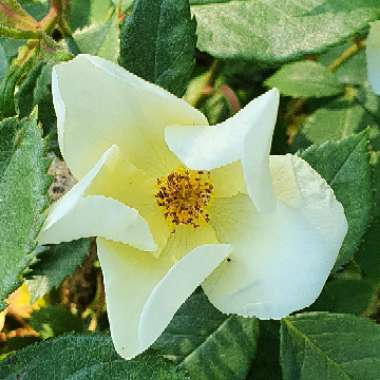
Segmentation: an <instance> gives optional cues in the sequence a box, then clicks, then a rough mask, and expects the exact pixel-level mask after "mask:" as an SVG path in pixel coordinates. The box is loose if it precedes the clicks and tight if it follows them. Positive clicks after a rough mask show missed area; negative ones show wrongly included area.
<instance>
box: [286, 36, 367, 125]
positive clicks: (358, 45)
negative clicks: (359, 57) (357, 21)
mask: <svg viewBox="0 0 380 380" xmlns="http://www.w3.org/2000/svg"><path fill="white" fill-rule="evenodd" d="M364 47H365V42H364V41H362V40H357V41H355V43H354V44H353V45H351V46H350V47H348V48H347V49H346V50H344V51H343V52H342V54H340V55H339V56H338V57H337V58H336V59H335V60H334V61H333V62H331V63H330V64H329V65H328V66H327V68H328V69H329V70H330V71H332V72H334V71H336V70H337V69H338V68H339V67H340V66H341V65H342V64H343V63H344V62H346V61H347V60H348V59H350V58H351V57H352V56H354V55H355V54H357V53H358V52H359V51H360V50H361V49H363V48H364ZM306 100H307V99H306V98H298V99H294V100H293V101H292V104H291V105H290V107H289V111H288V112H287V113H286V114H285V120H286V121H288V122H290V121H291V120H292V119H293V117H294V115H297V114H298V113H299V112H300V111H301V110H302V108H303V106H304V104H305V102H306Z"/></svg>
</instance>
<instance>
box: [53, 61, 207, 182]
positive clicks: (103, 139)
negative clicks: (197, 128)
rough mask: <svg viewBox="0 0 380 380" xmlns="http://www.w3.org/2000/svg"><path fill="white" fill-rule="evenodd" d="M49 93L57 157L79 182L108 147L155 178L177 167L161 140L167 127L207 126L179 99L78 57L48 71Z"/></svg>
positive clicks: (122, 72) (116, 68)
mask: <svg viewBox="0 0 380 380" xmlns="http://www.w3.org/2000/svg"><path fill="white" fill-rule="evenodd" d="M52 92H53V100H54V107H55V110H56V114H57V123H58V136H59V144H60V149H61V152H62V155H63V157H64V159H65V161H66V163H67V164H68V166H69V168H70V170H71V171H72V172H73V174H74V175H75V176H76V177H77V178H81V177H83V176H84V175H85V174H86V173H87V172H88V171H89V169H90V168H91V167H92V166H93V165H94V163H95V162H96V160H97V158H98V157H99V156H100V154H101V153H102V152H104V151H105V150H106V149H108V148H109V147H110V146H111V145H112V144H117V145H118V146H119V147H120V148H121V150H122V151H123V152H125V153H128V157H129V159H130V160H131V162H132V163H133V164H134V165H135V166H136V167H138V168H140V169H143V170H144V171H146V172H148V173H151V175H153V176H160V175H163V174H165V173H167V172H168V171H169V170H170V169H172V168H173V166H174V167H175V166H176V165H178V161H177V159H176V158H175V157H174V156H173V155H172V154H171V153H170V152H169V151H168V149H167V147H166V144H165V141H164V136H163V135H164V128H165V127H166V126H168V125H172V124H186V125H189V124H190V125H191V124H196V125H205V124H207V120H206V118H205V117H204V116H203V115H202V114H201V113H200V112H199V111H197V110H196V109H194V108H192V107H191V106H190V105H189V104H187V103H186V102H185V101H183V100H182V99H179V98H177V97H175V96H174V95H171V94H169V93H168V92H167V91H165V90H163V89H161V88H160V87H158V86H156V85H154V84H151V83H148V82H146V81H144V80H143V79H141V78H138V77H137V76H135V75H133V74H131V73H129V72H128V71H126V70H124V69H123V68H121V67H120V66H118V65H115V64H113V63H111V62H108V61H106V60H104V59H102V58H99V57H94V56H89V55H78V56H77V57H76V58H74V59H73V60H72V61H70V62H68V63H61V64H59V65H56V66H55V67H54V70H53V79H52Z"/></svg>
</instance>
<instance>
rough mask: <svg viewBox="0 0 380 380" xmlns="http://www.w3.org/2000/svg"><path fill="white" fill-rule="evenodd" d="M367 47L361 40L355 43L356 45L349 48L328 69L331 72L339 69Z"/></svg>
mask: <svg viewBox="0 0 380 380" xmlns="http://www.w3.org/2000/svg"><path fill="white" fill-rule="evenodd" d="M364 47H365V42H364V41H361V40H357V41H355V43H354V44H353V45H352V46H350V47H349V48H347V49H346V50H345V51H344V52H343V53H342V54H341V55H340V56H339V57H337V58H336V59H335V60H334V61H333V62H331V63H330V64H329V65H328V66H327V68H328V69H329V70H331V71H333V72H334V71H335V70H337V69H338V67H339V66H340V65H342V64H343V63H344V62H346V61H347V60H348V59H350V58H351V57H352V56H353V55H355V54H356V53H358V52H359V51H360V50H361V49H363V48H364Z"/></svg>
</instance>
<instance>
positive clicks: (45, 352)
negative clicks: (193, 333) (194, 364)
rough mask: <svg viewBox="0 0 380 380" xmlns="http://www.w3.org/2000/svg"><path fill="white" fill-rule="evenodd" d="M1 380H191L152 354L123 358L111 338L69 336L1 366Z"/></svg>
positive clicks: (31, 348) (20, 353) (33, 347)
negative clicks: (130, 358) (115, 348)
mask: <svg viewBox="0 0 380 380" xmlns="http://www.w3.org/2000/svg"><path fill="white" fill-rule="evenodd" d="M0 378H1V379H2V380H14V379H30V380H32V379H35V380H37V379H54V380H67V379H74V378H75V379H76V380H82V379H83V380H85V379H91V380H96V379H99V380H104V379H126V380H127V379H128V380H129V379H130V380H135V379H136V380H189V378H188V377H187V376H185V375H184V374H183V373H182V372H179V371H178V370H177V369H176V368H175V367H174V366H173V365H172V364H171V363H169V362H167V361H166V360H164V359H163V358H160V357H157V356H156V355H153V354H143V355H140V356H139V357H138V358H136V359H133V360H129V361H127V360H123V359H122V358H120V357H119V356H118V355H117V354H116V352H115V350H114V348H113V345H112V341H111V338H110V337H108V336H103V335H95V334H94V335H68V336H63V337H59V338H56V339H49V340H47V341H45V342H42V343H38V344H34V345H31V346H28V347H27V348H25V349H23V350H21V351H18V352H17V353H16V354H14V355H12V356H10V357H9V358H8V359H7V360H5V361H3V362H1V363H0Z"/></svg>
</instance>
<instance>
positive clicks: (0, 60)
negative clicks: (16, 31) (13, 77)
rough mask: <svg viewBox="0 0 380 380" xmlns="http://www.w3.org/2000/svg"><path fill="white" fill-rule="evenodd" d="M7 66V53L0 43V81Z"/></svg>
mask: <svg viewBox="0 0 380 380" xmlns="http://www.w3.org/2000/svg"><path fill="white" fill-rule="evenodd" d="M8 67H9V60H8V57H7V53H6V51H5V49H4V47H3V45H1V43H0V81H1V80H2V79H3V77H4V75H5V73H6V72H7V70H8Z"/></svg>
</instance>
